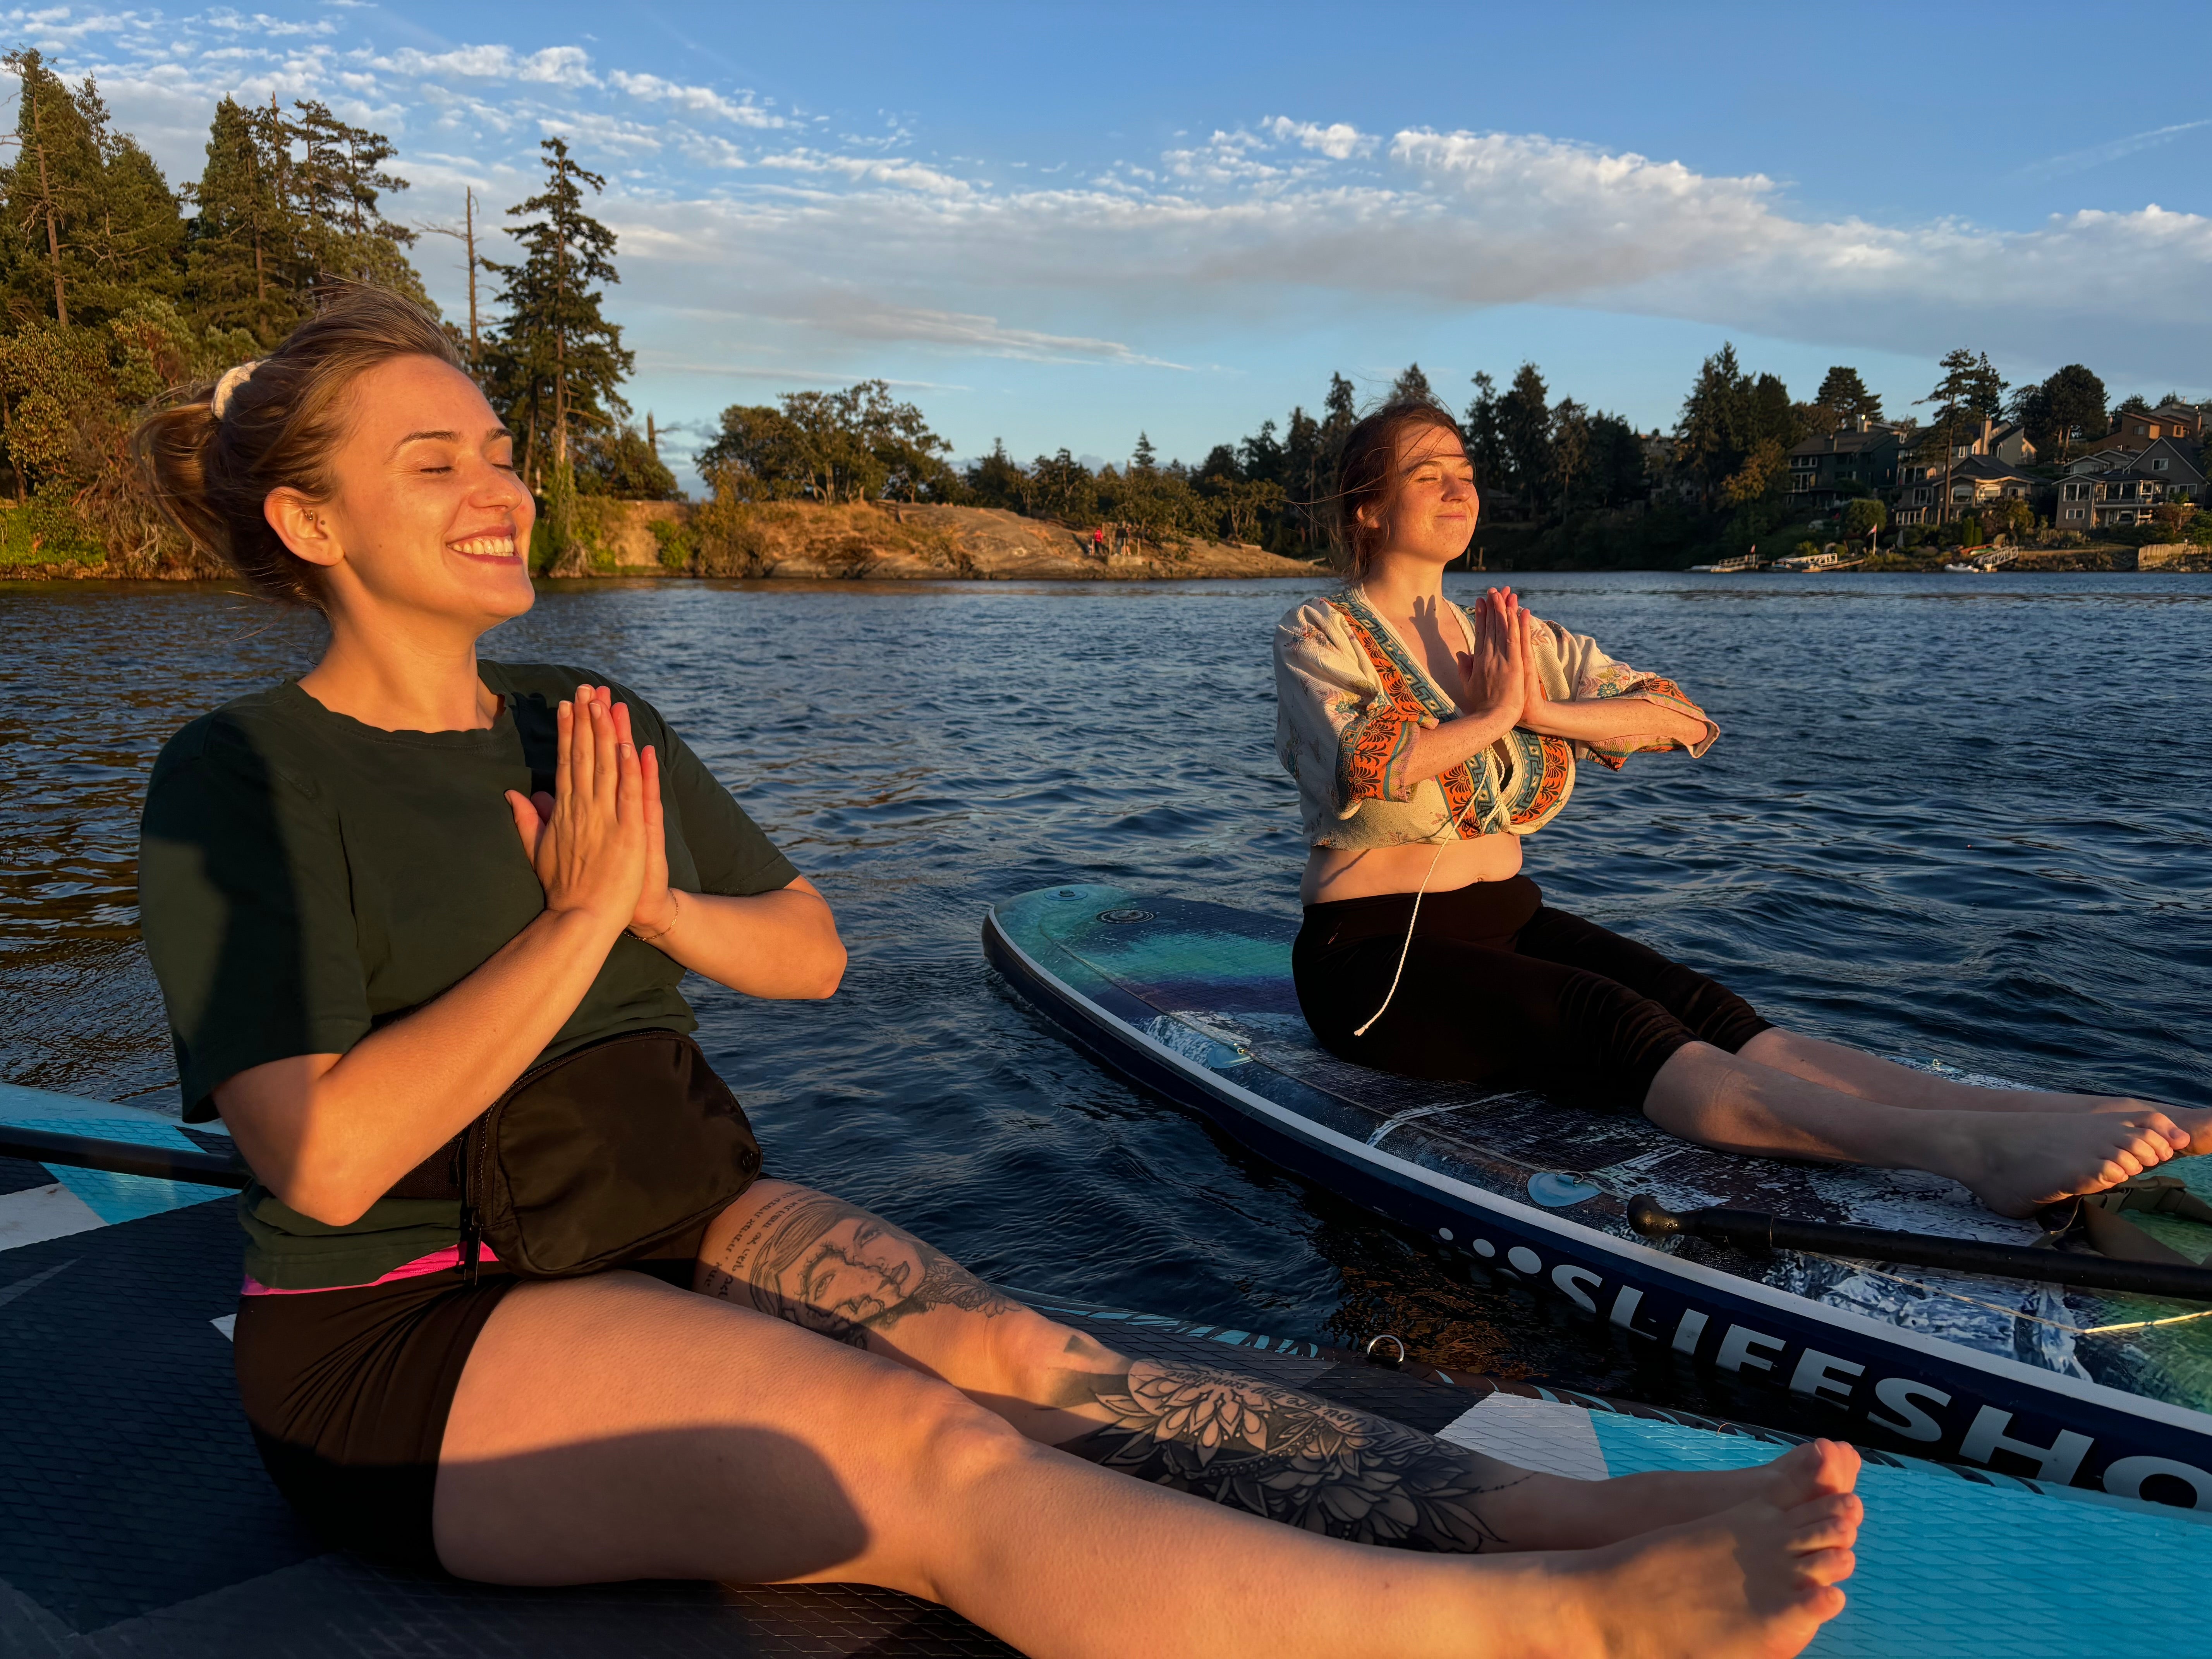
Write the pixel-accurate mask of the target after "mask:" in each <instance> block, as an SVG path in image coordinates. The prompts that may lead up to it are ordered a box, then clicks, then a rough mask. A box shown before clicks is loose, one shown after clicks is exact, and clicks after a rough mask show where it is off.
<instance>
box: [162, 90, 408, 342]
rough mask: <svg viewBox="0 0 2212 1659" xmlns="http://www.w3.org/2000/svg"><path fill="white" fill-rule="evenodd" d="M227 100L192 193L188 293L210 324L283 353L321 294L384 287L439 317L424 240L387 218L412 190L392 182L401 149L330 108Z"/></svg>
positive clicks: (307, 102) (211, 131) (309, 102)
mask: <svg viewBox="0 0 2212 1659" xmlns="http://www.w3.org/2000/svg"><path fill="white" fill-rule="evenodd" d="M292 108H293V111H294V113H293V114H292V115H290V116H287V115H286V114H285V113H284V112H283V110H282V109H281V108H280V107H279V106H278V105H277V103H276V100H275V99H273V98H272V99H270V102H269V106H268V107H267V108H265V109H264V108H262V107H260V106H254V107H252V108H248V107H246V106H244V105H242V104H240V103H238V102H237V101H236V100H234V99H230V98H225V99H224V100H222V103H220V104H218V105H217V106H216V112H215V120H214V122H213V124H212V125H211V126H210V129H209V131H208V143H207V165H206V168H205V170H204V172H203V173H201V175H200V181H199V183H198V185H196V186H195V187H194V188H193V190H192V192H191V194H192V197H193V199H194V200H195V201H196V202H197V204H198V207H199V214H198V216H197V218H195V219H194V220H193V221H192V223H191V237H190V243H189V248H188V252H187V273H188V274H187V281H186V291H187V293H188V295H189V296H190V299H191V304H192V306H193V307H194V309H196V310H197V312H198V313H200V314H201V315H202V316H203V317H204V318H205V319H207V320H208V321H209V322H210V324H212V325H216V326H218V327H224V328H244V329H247V330H250V331H252V333H253V334H254V335H255V336H256V337H258V338H259V339H260V340H261V341H262V343H264V344H274V343H276V340H277V339H279V338H281V337H283V335H284V334H285V333H286V332H287V331H289V330H290V329H291V328H292V326H293V325H295V324H296V323H298V322H299V321H301V319H304V318H305V317H307V316H308V315H309V314H310V313H312V312H313V310H314V288H315V285H316V284H317V283H320V282H325V281H330V280H337V281H343V282H356V283H374V284H375V285H376V286H378V287H380V288H388V289H392V290H393V291H394V292H395V293H398V294H404V295H406V296H407V297H408V298H409V299H410V300H412V301H415V303H416V304H417V305H419V306H421V307H423V308H424V309H425V310H428V311H430V312H432V313H435V311H436V309H437V308H436V307H435V306H433V305H432V304H431V303H430V299H429V295H428V294H427V293H425V292H424V291H423V288H422V277H421V276H420V275H419V274H418V273H417V272H416V270H415V267H414V266H413V265H412V264H410V263H409V261H408V258H407V254H406V249H407V248H409V247H410V246H413V244H414V242H415V238H416V234H415V232H413V231H412V230H410V229H409V228H407V227H405V226H404V225H400V224H395V223H393V222H392V221H391V220H390V219H387V218H386V217H385V216H384V214H383V212H382V211H381V210H380V207H379V206H378V204H379V201H380V198H381V197H382V195H383V194H384V193H385V192H387V191H396V190H404V189H406V188H407V181H406V180H405V179H400V178H397V177H395V176H394V175H392V173H387V172H386V171H385V170H384V163H385V162H386V161H388V160H389V159H390V158H391V156H392V143H391V141H390V140H389V139H387V138H386V137H384V136H383V135H382V134H381V133H376V132H371V131H368V129H367V128H365V127H355V126H349V125H346V124H345V123H344V122H343V121H341V120H339V119H338V118H337V117H336V116H334V115H332V114H331V112H330V110H329V109H328V108H327V107H325V106H324V105H322V104H320V103H318V102H315V101H313V100H301V101H298V102H295V104H294V105H293V106H292Z"/></svg>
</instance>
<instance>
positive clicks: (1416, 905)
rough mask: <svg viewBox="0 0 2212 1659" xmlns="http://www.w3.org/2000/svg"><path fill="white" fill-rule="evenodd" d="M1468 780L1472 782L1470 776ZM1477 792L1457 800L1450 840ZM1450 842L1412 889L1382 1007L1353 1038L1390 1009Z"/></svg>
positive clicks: (1471, 762) (1355, 1029) (1440, 846)
mask: <svg viewBox="0 0 2212 1659" xmlns="http://www.w3.org/2000/svg"><path fill="white" fill-rule="evenodd" d="M1474 759H1480V755H1479V754H1478V755H1477V756H1476V757H1474ZM1462 764H1464V765H1466V766H1467V767H1468V770H1469V772H1470V774H1472V772H1473V769H1474V760H1469V761H1467V762H1464V763H1462ZM1470 781H1472V778H1471V777H1470ZM1437 787H1438V788H1442V787H1443V785H1441V784H1439V785H1438V786H1437ZM1480 793H1482V790H1481V788H1480V787H1479V786H1478V787H1476V788H1475V790H1474V792H1473V793H1470V794H1469V795H1468V798H1467V799H1466V800H1465V801H1463V802H1462V803H1461V805H1460V809H1459V811H1456V812H1455V813H1453V814H1452V817H1451V834H1452V841H1457V840H1458V839H1459V821H1460V820H1461V819H1462V818H1463V817H1466V816H1467V809H1468V807H1470V806H1472V805H1474V798H1475V796H1476V795H1479V794H1480ZM1451 844H1452V842H1450V841H1443V842H1437V855H1436V857H1434V858H1432V859H1431V860H1429V867H1428V870H1427V871H1426V872H1425V873H1424V874H1423V876H1422V877H1421V884H1420V885H1419V887H1417V888H1415V889H1414V890H1413V915H1409V916H1407V918H1406V942H1405V943H1404V944H1403V945H1400V946H1399V947H1398V968H1397V971H1396V972H1395V973H1394V974H1392V975H1390V988H1389V990H1387V991H1385V992H1384V993H1383V1006H1381V1007H1380V1008H1377V1009H1376V1011H1375V1012H1373V1013H1372V1014H1370V1016H1368V1020H1367V1024H1365V1025H1358V1026H1354V1027H1353V1028H1352V1036H1356V1037H1364V1036H1366V1035H1367V1032H1368V1030H1369V1028H1370V1026H1372V1025H1373V1024H1375V1022H1376V1020H1378V1019H1380V1018H1383V1015H1385V1014H1387V1013H1389V1012H1390V999H1391V998H1392V997H1395V996H1396V995H1397V994H1398V981H1400V980H1401V979H1403V978H1404V977H1405V975H1406V958H1407V957H1408V956H1411V955H1412V954H1413V929H1414V927H1416V926H1417V925H1418V924H1419V921H1420V920H1421V897H1422V895H1423V894H1425V893H1426V892H1427V891H1428V890H1429V878H1430V877H1431V876H1433V875H1435V874H1436V872H1437V865H1439V864H1441V863H1443V856H1444V848H1447V847H1449V846H1450V845H1451Z"/></svg>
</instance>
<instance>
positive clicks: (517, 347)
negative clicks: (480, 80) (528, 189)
mask: <svg viewBox="0 0 2212 1659" xmlns="http://www.w3.org/2000/svg"><path fill="white" fill-rule="evenodd" d="M539 149H543V150H544V152H545V155H544V164H545V175H546V176H545V187H544V189H543V190H541V191H538V194H537V195H535V196H532V197H530V199H529V200H527V201H526V202H524V203H522V204H520V205H519V206H516V207H512V208H509V209H508V210H507V214H508V216H509V217H511V218H518V219H520V220H521V221H522V222H521V223H520V225H516V226H513V227H510V228H509V229H508V231H507V234H508V235H510V236H512V237H513V238H514V239H515V240H516V241H518V242H520V244H521V245H522V247H523V249H524V258H522V260H521V261H520V263H518V264H494V263H493V262H491V261H489V260H486V261H485V264H486V266H487V267H488V268H489V270H492V271H493V272H494V273H495V274H496V275H497V276H500V277H501V278H502V279H503V284H502V286H501V289H500V292H499V295H498V303H499V304H500V305H501V306H503V307H506V311H507V315H506V318H505V319H504V320H503V321H502V322H501V325H500V327H499V330H498V331H497V332H496V333H495V335H494V336H493V337H492V338H491V339H490V340H489V341H488V342H486V351H485V360H486V361H485V368H486V370H487V374H486V378H487V379H488V380H489V383H490V384H489V387H488V390H489V392H490V393H491V397H492V402H493V404H494V405H495V407H497V408H498V409H499V410H500V411H501V414H502V415H504V416H506V418H507V422H508V423H509V424H510V425H511V426H514V427H517V428H520V431H521V433H522V435H523V453H524V455H525V457H526V465H527V467H528V469H529V476H530V477H531V478H532V481H533V483H536V484H537V485H538V487H539V488H540V489H541V492H542V493H543V494H544V496H545V500H546V513H545V519H544V528H545V532H546V537H545V540H546V546H547V550H548V551H549V552H550V554H551V555H552V556H555V557H558V556H560V555H561V554H562V553H565V552H567V551H568V544H569V541H570V539H571V537H572V532H571V530H570V529H569V527H568V525H567V523H566V522H565V521H564V520H565V517H566V514H567V512H568V506H569V503H570V502H571V501H573V500H574V491H575V476H574V453H573V448H574V446H573V443H572V437H571V428H572V426H573V425H581V426H585V427H588V428H592V430H594V431H605V430H608V429H611V428H612V427H614V426H615V425H616V424H617V422H619V421H621V420H622V419H623V417H625V416H628V414H629V404H626V403H624V402H623V398H622V395H621V392H620V387H621V385H622V382H623V378H624V377H625V376H626V375H628V374H629V372H630V369H631V368H632V366H633V364H634V363H635V355H634V354H633V353H631V352H629V351H628V350H625V349H623V343H622V330H621V328H620V327H619V326H618V325H616V324H613V323H611V322H609V321H607V319H605V317H604V316H602V315H601V314H600V311H599V303H600V301H601V299H602V297H603V295H602V291H601V285H603V284H607V283H617V282H619V281H621V280H622V279H621V277H620V276H618V275H617V273H616V270H615V265H614V258H613V255H614V248H615V234H614V232H612V231H611V230H609V229H608V228H606V227H605V225H603V224H601V223H600V222H599V221H598V220H596V219H594V218H592V216H590V215H589V214H587V213H586V212H585V211H584V188H585V186H586V185H588V186H589V187H590V188H591V189H592V191H594V192H597V191H600V190H603V189H605V186H606V180H605V179H604V178H602V177H600V175H599V174H598V173H592V172H589V171H587V170H586V169H585V168H584V167H580V166H579V165H578V164H577V162H576V161H574V159H573V158H572V157H571V156H570V155H569V154H568V144H567V143H566V142H565V141H563V140H562V139H560V138H548V139H546V140H545V141H544V143H542V144H540V145H539ZM533 216H534V217H533Z"/></svg>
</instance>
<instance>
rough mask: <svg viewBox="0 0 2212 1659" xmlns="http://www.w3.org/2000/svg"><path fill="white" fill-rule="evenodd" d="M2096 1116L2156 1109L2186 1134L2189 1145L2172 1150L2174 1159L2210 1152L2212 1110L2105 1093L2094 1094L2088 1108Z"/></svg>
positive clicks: (2211, 1142) (2211, 1143)
mask: <svg viewBox="0 0 2212 1659" xmlns="http://www.w3.org/2000/svg"><path fill="white" fill-rule="evenodd" d="M2092 1110H2093V1112H2095V1113H2096V1114H2097V1115H2099V1116H2111V1115H2121V1116H2125V1115H2130V1114H2137V1113H2149V1112H2160V1113H2163V1114H2164V1115H2165V1116H2166V1121H2167V1122H2169V1123H2171V1124H2172V1125H2173V1126H2174V1127H2176V1128H2178V1129H2179V1130H2180V1131H2181V1132H2182V1133H2184V1134H2185V1135H2187V1136H2188V1137H2189V1145H2188V1146H2185V1147H2184V1148H2183V1149H2182V1150H2181V1151H2179V1152H2176V1153H2175V1154H2174V1156H2175V1157H2176V1158H2200V1157H2202V1156H2203V1155H2204V1154H2205V1153H2207V1152H2212V1110H2208V1109H2202V1108H2197V1107H2189V1106H2163V1105H2160V1103H2158V1102H2157V1101H2155V1100H2133V1099H2130V1098H2128V1097H2124V1096H2120V1095H2109V1096H2101V1097H2097V1103H2096V1105H2095V1106H2094V1107H2093V1108H2092Z"/></svg>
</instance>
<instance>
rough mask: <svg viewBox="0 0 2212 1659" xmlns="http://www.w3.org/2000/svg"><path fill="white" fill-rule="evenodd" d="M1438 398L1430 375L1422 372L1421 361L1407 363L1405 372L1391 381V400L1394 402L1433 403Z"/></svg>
mask: <svg viewBox="0 0 2212 1659" xmlns="http://www.w3.org/2000/svg"><path fill="white" fill-rule="evenodd" d="M1436 400H1437V394H1436V393H1435V392H1434V391H1432V390H1431V388H1430V386H1429V377H1428V376H1427V375H1425V374H1422V373H1421V366H1420V365H1419V363H1407V365H1406V371H1405V373H1404V374H1401V375H1399V377H1398V378H1397V379H1396V380H1393V381H1391V383H1390V401H1391V402H1392V403H1394V404H1401V403H1408V404H1432V403H1434V402H1436Z"/></svg>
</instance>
